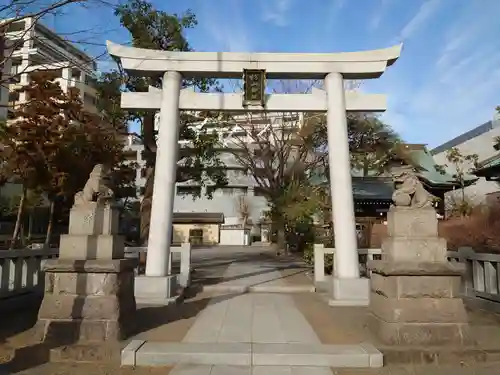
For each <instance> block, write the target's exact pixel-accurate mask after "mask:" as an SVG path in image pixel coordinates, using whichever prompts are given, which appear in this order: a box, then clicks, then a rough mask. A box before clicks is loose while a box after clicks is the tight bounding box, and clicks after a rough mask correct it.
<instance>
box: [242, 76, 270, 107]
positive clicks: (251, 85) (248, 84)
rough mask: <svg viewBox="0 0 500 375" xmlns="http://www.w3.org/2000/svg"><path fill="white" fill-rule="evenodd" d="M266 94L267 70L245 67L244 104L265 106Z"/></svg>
mask: <svg viewBox="0 0 500 375" xmlns="http://www.w3.org/2000/svg"><path fill="white" fill-rule="evenodd" d="M265 95H266V71H265V70H264V69H243V106H245V107H247V106H261V107H264V104H265Z"/></svg>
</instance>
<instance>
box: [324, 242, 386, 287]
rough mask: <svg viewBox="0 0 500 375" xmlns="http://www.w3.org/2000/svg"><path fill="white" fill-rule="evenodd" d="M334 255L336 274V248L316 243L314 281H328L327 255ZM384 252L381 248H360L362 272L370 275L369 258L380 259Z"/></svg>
mask: <svg viewBox="0 0 500 375" xmlns="http://www.w3.org/2000/svg"><path fill="white" fill-rule="evenodd" d="M330 254H331V255H332V256H333V257H334V259H333V273H334V274H335V265H336V262H335V248H332V247H325V246H324V245H322V244H315V245H314V282H315V283H321V282H324V281H326V276H325V255H330ZM381 254H382V250H381V249H358V255H359V263H360V266H361V268H362V269H361V270H360V271H361V272H362V273H363V272H364V273H365V275H366V276H367V277H369V276H370V275H369V271H368V270H367V269H366V263H367V262H368V261H369V260H373V259H380V256H381Z"/></svg>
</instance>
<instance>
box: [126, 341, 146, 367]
mask: <svg viewBox="0 0 500 375" xmlns="http://www.w3.org/2000/svg"><path fill="white" fill-rule="evenodd" d="M145 343H146V341H144V340H132V341H130V342H129V343H128V345H127V346H126V347H124V348H123V349H122V355H121V362H122V363H121V365H122V366H135V364H136V354H137V351H138V350H139V349H140V348H141V347H142V346H143V345H144V344H145Z"/></svg>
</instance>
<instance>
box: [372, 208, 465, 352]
mask: <svg viewBox="0 0 500 375" xmlns="http://www.w3.org/2000/svg"><path fill="white" fill-rule="evenodd" d="M387 227H388V234H389V236H388V238H386V239H385V241H384V242H383V244H382V260H373V261H370V262H369V263H368V268H369V269H370V270H371V272H372V276H371V295H370V310H371V316H370V318H371V319H370V328H371V329H372V330H373V332H374V333H375V334H376V335H377V336H378V338H379V339H380V340H381V341H382V342H383V343H385V344H389V345H398V346H401V345H412V346H428V345H450V344H453V345H457V344H458V345H465V344H470V343H471V340H470V335H469V326H468V323H467V314H466V311H465V308H464V304H463V301H462V299H461V298H460V295H459V292H460V285H461V276H462V273H463V272H464V270H463V268H462V267H461V265H454V264H451V263H449V262H448V261H447V260H446V251H447V249H446V241H445V240H444V239H443V238H439V237H438V221H437V218H436V211H435V210H434V208H433V207H432V206H426V207H422V208H415V207H410V206H407V207H404V206H403V207H402V206H392V207H391V208H390V210H389V212H388V215H387Z"/></svg>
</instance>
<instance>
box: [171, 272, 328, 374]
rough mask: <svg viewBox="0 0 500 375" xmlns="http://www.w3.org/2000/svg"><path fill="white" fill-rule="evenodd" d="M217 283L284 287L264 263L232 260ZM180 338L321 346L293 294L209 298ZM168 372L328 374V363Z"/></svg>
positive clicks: (204, 367) (203, 367)
mask: <svg viewBox="0 0 500 375" xmlns="http://www.w3.org/2000/svg"><path fill="white" fill-rule="evenodd" d="M223 280H224V281H222V282H221V283H219V285H220V286H228V287H229V286H246V287H248V286H256V285H266V286H270V285H272V286H275V287H279V286H285V285H286V282H285V281H284V280H283V275H282V274H281V272H280V271H278V270H276V268H275V267H274V266H272V265H269V264H267V263H265V262H263V263H256V262H248V263H247V262H245V263H234V264H231V265H230V266H229V268H228V269H227V270H226V272H225V273H224V275H223ZM183 342H186V343H201V342H202V343H268V344H271V343H273V344H279V343H283V344H287V343H302V344H321V341H320V339H319V337H318V336H317V335H316V333H315V332H314V329H313V328H312V327H311V326H310V325H309V323H308V322H307V320H306V319H305V317H304V316H303V315H302V313H301V312H300V311H299V310H298V309H297V308H296V306H295V303H294V300H293V297H292V296H290V295H285V294H277V293H249V294H238V295H233V296H228V295H227V294H226V295H224V294H223V295H219V296H215V297H213V298H212V300H211V301H210V302H209V304H208V306H207V307H206V308H205V309H204V310H203V312H202V313H201V314H200V315H199V316H198V318H197V319H196V321H195V323H194V325H193V326H192V327H191V328H190V329H189V331H188V333H187V334H186V337H185V338H184V340H183ZM171 374H172V375H226V374H227V375H229V374H231V375H239V374H241V375H243V374H245V375H246V374H248V375H260V374H262V375H274V374H279V375H281V374H283V375H288V374H290V375H292V374H293V375H302V374H304V375H305V374H311V375H330V374H332V372H331V370H330V369H329V368H328V367H307V366H301V367H294V366H252V367H249V366H222V365H221V366H210V365H177V366H176V367H174V369H173V370H172V371H171Z"/></svg>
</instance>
